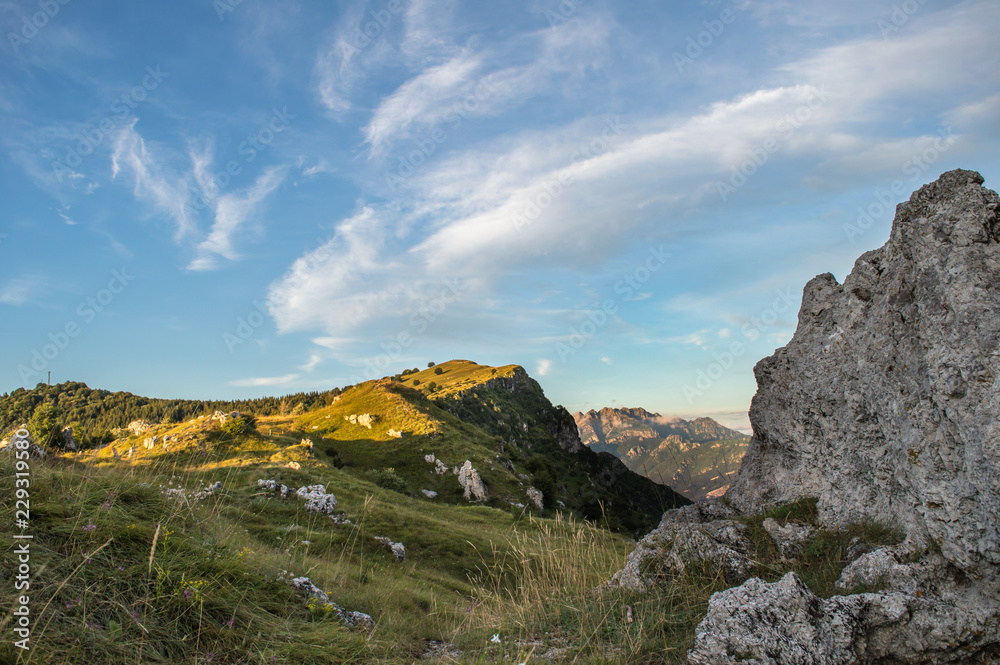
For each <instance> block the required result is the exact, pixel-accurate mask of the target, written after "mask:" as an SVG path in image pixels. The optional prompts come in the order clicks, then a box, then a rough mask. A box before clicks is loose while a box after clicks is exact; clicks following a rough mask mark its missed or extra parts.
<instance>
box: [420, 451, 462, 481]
mask: <svg viewBox="0 0 1000 665" xmlns="http://www.w3.org/2000/svg"><path fill="white" fill-rule="evenodd" d="M424 461H425V462H427V463H428V464H433V465H434V473H436V474H437V475H439V476H443V475H444V474H446V473H448V466H447V465H446V464H445V463H444V462H442V461H441V460H439V459H438V458H437V457H435V456H434V453H431V454H429V455H424ZM456 473H457V471H456Z"/></svg>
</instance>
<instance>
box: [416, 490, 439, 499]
mask: <svg viewBox="0 0 1000 665" xmlns="http://www.w3.org/2000/svg"><path fill="white" fill-rule="evenodd" d="M420 491H421V492H423V493H424V496H426V497H427V498H428V499H436V498H437V496H438V493H437V492H435V491H434V490H420Z"/></svg>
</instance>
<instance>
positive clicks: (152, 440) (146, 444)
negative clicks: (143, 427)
mask: <svg viewBox="0 0 1000 665" xmlns="http://www.w3.org/2000/svg"><path fill="white" fill-rule="evenodd" d="M157 441H158V437H155V436H152V437H146V438H145V439H143V440H142V447H143V448H145V449H146V450H151V449H152V448H153V447H154V446H155V445H156V442H157Z"/></svg>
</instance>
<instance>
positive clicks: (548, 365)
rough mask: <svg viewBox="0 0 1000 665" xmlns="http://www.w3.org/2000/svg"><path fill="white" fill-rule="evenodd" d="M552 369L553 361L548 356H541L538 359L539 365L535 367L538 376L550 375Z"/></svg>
mask: <svg viewBox="0 0 1000 665" xmlns="http://www.w3.org/2000/svg"><path fill="white" fill-rule="evenodd" d="M551 371H552V361H551V360H549V359H548V358H540V359H539V360H538V365H537V367H536V368H535V373H536V374H538V376H548V374H549V372H551Z"/></svg>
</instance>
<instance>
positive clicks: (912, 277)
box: [726, 170, 1000, 595]
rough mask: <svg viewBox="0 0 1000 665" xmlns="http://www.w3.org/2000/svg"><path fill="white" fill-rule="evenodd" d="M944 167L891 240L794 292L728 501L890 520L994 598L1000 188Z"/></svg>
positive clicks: (901, 209)
mask: <svg viewBox="0 0 1000 665" xmlns="http://www.w3.org/2000/svg"><path fill="white" fill-rule="evenodd" d="M982 182H983V178H982V176H980V175H979V174H978V173H975V172H973V171H962V170H957V171H951V172H949V173H945V174H944V175H942V176H941V178H940V179H939V180H937V181H936V182H934V183H931V184H930V185H927V186H925V187H922V188H920V190H919V191H917V192H915V193H914V194H913V196H911V197H910V200H909V201H908V202H905V203H901V204H900V205H899V206H898V207H897V209H896V217H895V220H894V221H893V226H892V232H891V235H890V237H889V241H888V242H887V243H886V244H885V246H883V247H882V248H880V249H877V250H874V251H871V252H867V253H865V254H864V255H862V256H861V258H859V259H858V260H857V262H856V263H855V265H854V269H853V270H852V271H851V274H850V275H848V276H847V278H846V279H845V280H844V283H843V285H841V284H838V283H837V281H836V279H834V277H833V276H832V275H830V274H826V275H820V276H818V277H816V278H814V279H813V280H811V281H810V282H809V283H808V284H807V285H806V287H805V291H804V293H803V297H802V308H801V311H800V312H799V321H798V327H797V329H796V331H795V335H794V336H793V337H792V339H791V341H790V342H789V343H788V344H787V345H786V346H785V347H784V348H781V349H778V350H777V351H776V352H775V353H774V355H772V356H770V357H768V358H765V359H763V360H761V361H760V362H758V363H757V366H756V367H755V368H754V374H755V375H756V378H757V394H756V395H755V396H754V398H753V402H752V405H751V407H750V422H751V424H752V425H753V430H754V437H753V439H752V440H751V442H750V447H749V450H748V452H747V455H746V457H745V459H744V461H743V464H742V466H741V468H740V471H739V473H738V475H737V477H736V480H735V481H734V482H733V485H732V487H731V488H730V490H729V491H728V493H727V494H726V498H727V499H728V500H729V501H731V502H732V503H733V505H735V506H737V507H738V508H740V509H741V510H743V511H744V512H755V511H759V510H761V509H762V508H765V507H767V506H770V505H774V504H778V503H785V502H789V501H794V500H796V499H799V498H802V497H816V498H818V499H819V514H820V520H821V521H822V522H823V523H826V524H838V523H846V522H854V521H862V520H881V521H890V522H895V523H896V524H898V525H899V526H901V527H903V528H904V529H905V530H906V534H907V540H908V543H910V544H912V545H914V546H916V547H920V546H924V545H927V544H930V543H935V544H936V547H940V550H941V553H942V554H943V556H944V557H945V559H946V560H947V561H949V562H951V563H952V564H954V565H955V566H956V567H958V568H959V569H960V570H962V571H963V572H964V573H965V574H967V575H968V576H969V577H970V578H971V579H973V580H978V582H979V584H980V585H982V586H983V588H984V589H985V590H987V591H988V592H989V593H991V594H994V595H996V594H998V593H1000V584H998V582H1000V573H998V571H1000V381H997V377H998V376H1000V242H998V241H1000V220H998V216H997V210H998V208H997V206H998V204H1000V197H998V196H997V194H996V192H994V191H991V190H989V189H986V188H984V187H982Z"/></svg>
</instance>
